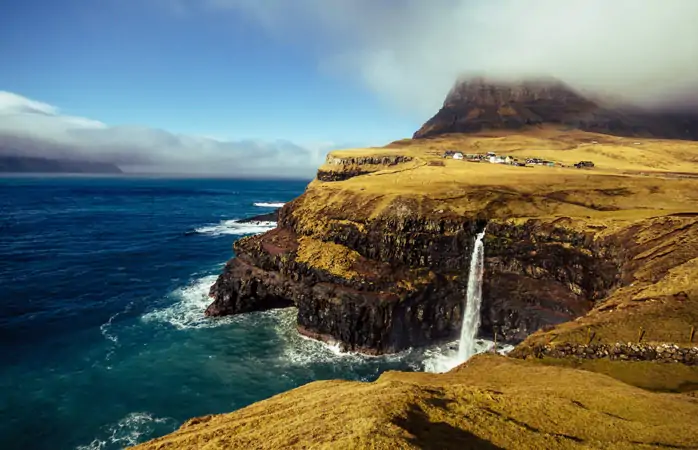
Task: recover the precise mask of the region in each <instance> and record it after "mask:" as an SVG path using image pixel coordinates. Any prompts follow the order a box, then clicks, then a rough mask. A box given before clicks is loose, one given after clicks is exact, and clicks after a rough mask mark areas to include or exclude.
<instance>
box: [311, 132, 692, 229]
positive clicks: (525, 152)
mask: <svg viewBox="0 0 698 450" xmlns="http://www.w3.org/2000/svg"><path fill="white" fill-rule="evenodd" d="M594 141H596V142H598V144H593V143H592V142H594ZM636 142H639V143H640V145H635V143H636ZM453 149H456V150H461V151H463V152H466V153H468V152H471V153H474V152H478V153H485V152H487V151H495V152H497V153H498V154H508V155H512V156H516V157H520V158H524V157H541V158H549V159H552V160H555V161H559V162H562V163H565V164H573V163H576V162H578V161H580V160H592V161H594V162H595V163H596V166H597V167H596V168H594V169H592V170H580V169H575V168H559V167H556V168H549V167H533V168H523V167H512V166H505V165H495V164H489V163H471V162H465V161H457V160H453V159H444V158H442V157H441V155H442V154H443V152H444V151H446V150H453ZM332 155H333V156H334V157H336V158H340V159H341V158H356V157H361V156H387V155H393V156H395V155H404V156H410V157H412V158H413V160H412V161H410V162H407V163H403V164H399V165H396V166H390V167H384V166H376V165H371V166H362V167H361V169H362V170H365V171H368V172H371V173H370V174H368V175H363V176H358V177H354V178H350V179H348V180H345V181H341V182H327V183H321V182H318V181H315V182H313V183H312V184H311V185H310V187H309V190H311V191H315V192H314V194H315V195H314V198H315V199H316V200H317V201H318V203H317V204H318V205H323V207H325V206H329V207H330V209H331V207H332V203H333V202H339V203H341V204H343V205H344V207H351V206H352V203H351V202H356V200H357V199H356V197H357V196H360V197H363V200H362V201H361V203H362V205H363V207H368V208H369V209H370V211H371V214H370V216H371V217H378V216H380V215H381V212H382V211H384V210H386V209H387V208H388V206H389V205H390V204H391V203H392V202H394V201H395V200H396V199H406V198H412V199H414V200H415V201H416V202H415V203H414V204H416V205H419V204H421V203H426V205H425V208H424V211H419V212H422V213H430V212H433V211H430V210H429V209H433V210H434V211H438V210H442V209H443V210H448V211H449V212H450V213H451V214H454V215H459V216H472V215H475V214H477V213H484V214H486V215H487V216H488V217H490V218H511V217H560V216H568V217H580V218H589V219H599V220H603V219H607V218H610V219H613V220H618V219H627V220H635V219H641V218H647V217H653V216H657V215H664V214H672V213H677V212H698V178H672V177H671V173H672V172H682V173H693V174H696V175H697V176H698V143H696V142H685V141H665V140H638V139H633V138H621V137H615V136H607V135H600V134H594V133H585V132H579V131H570V132H563V131H559V130H555V129H536V130H531V131H528V132H526V133H521V134H504V133H501V132H500V133H480V134H475V135H447V136H441V137H438V138H434V139H426V140H403V141H398V142H396V143H393V144H391V145H389V146H387V147H386V148H381V149H375V148H371V149H351V150H343V151H337V152H333V153H332ZM436 161H438V163H439V165H432V164H430V163H432V162H436ZM441 164H442V165H441ZM322 169H323V170H345V169H346V168H345V167H343V166H342V165H325V166H323V168H322ZM648 175H649V176H648ZM348 196H353V197H354V198H352V199H351V202H350V203H347V197H348ZM425 200H428V201H426V202H424V201H425ZM311 209H312V208H310V207H309V208H307V209H306V210H304V211H302V213H303V214H305V213H306V212H308V210H311ZM391 213H392V211H391Z"/></svg>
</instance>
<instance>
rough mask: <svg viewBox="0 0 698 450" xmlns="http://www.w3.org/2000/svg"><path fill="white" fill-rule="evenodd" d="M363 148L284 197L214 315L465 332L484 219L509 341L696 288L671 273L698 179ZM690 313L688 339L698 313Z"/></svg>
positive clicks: (685, 246) (414, 145)
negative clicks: (474, 254)
mask: <svg viewBox="0 0 698 450" xmlns="http://www.w3.org/2000/svg"><path fill="white" fill-rule="evenodd" d="M582 136H585V137H587V138H589V139H590V138H592V137H593V136H587V135H586V134H582ZM524 137H525V135H524ZM578 138H579V139H581V137H578ZM495 139H496V138H492V141H494V140H495ZM483 141H484V142H487V139H486V138H485V139H483ZM454 145H455V144H454ZM689 145H693V146H695V144H689ZM363 154H364V155H365V156H362V151H359V150H355V151H344V152H335V153H332V154H330V155H329V156H328V161H327V164H326V165H324V166H323V167H322V168H320V171H319V174H321V176H322V177H323V179H324V180H325V181H322V180H320V179H317V180H315V181H314V182H312V183H311V184H310V185H309V186H308V188H307V190H306V192H305V193H304V194H303V195H302V196H301V197H299V198H298V199H296V200H294V201H293V202H291V203H288V204H287V205H285V206H284V207H283V209H282V210H281V211H280V213H279V221H278V227H277V228H276V229H275V230H272V231H270V232H268V233H266V234H263V235H260V236H252V237H248V238H244V239H241V240H239V241H237V242H236V243H235V247H234V248H235V253H236V257H235V258H234V259H233V260H231V261H230V262H229V263H228V264H227V265H226V267H225V269H224V271H223V273H222V274H221V276H220V277H219V278H218V280H217V282H216V283H215V285H214V286H213V287H212V288H211V297H212V298H213V303H212V304H211V306H209V308H208V309H207V311H206V313H207V314H208V315H210V316H219V315H227V314H239V313H245V312H249V311H257V310H265V309H270V308H276V307H286V306H291V305H294V306H296V307H297V308H298V330H299V332H301V333H303V334H305V335H307V336H310V337H313V338H317V339H322V340H325V341H332V342H337V343H340V344H341V346H342V347H343V348H344V349H345V350H351V351H359V352H365V353H371V354H377V353H389V352H396V351H399V350H402V349H405V348H408V347H413V346H422V345H427V344H432V343H435V342H438V341H443V340H448V339H453V338H454V337H456V336H457V334H458V330H459V327H460V322H461V317H462V312H463V298H464V292H465V285H466V283H467V278H468V263H469V257H470V254H471V246H472V244H473V240H474V236H475V234H477V233H478V232H479V231H481V230H482V229H484V228H485V227H486V237H485V277H484V287H483V308H482V326H481V334H482V335H485V336H490V337H493V336H494V335H495V334H497V336H498V339H499V340H500V341H501V342H508V343H514V344H516V343H519V342H521V341H523V340H524V339H526V338H527V337H528V336H529V335H530V334H532V333H534V332H535V331H537V330H543V331H545V330H550V329H552V328H553V327H555V326H557V325H559V324H562V323H565V322H570V321H572V320H574V319H577V318H580V317H582V316H585V315H588V314H590V317H597V316H598V317H601V316H603V314H601V316H599V314H600V313H599V312H597V310H598V309H600V308H601V307H602V306H604V307H605V308H606V309H605V310H603V311H609V310H610V309H609V308H610V306H609V305H611V304H615V303H616V302H618V303H619V304H625V303H627V302H635V304H636V306H634V307H633V308H635V307H639V309H636V310H635V311H636V312H638V313H642V312H643V311H644V307H643V306H642V305H641V304H640V303H638V302H636V301H635V300H633V299H634V298H636V297H638V296H641V295H642V292H647V291H648V290H651V289H655V290H657V289H659V291H657V293H656V294H655V295H656V296H660V294H661V297H662V298H666V297H667V296H673V295H679V293H680V292H683V291H682V289H684V290H685V289H689V290H690V289H694V288H693V287H692V286H683V287H682V288H679V284H670V283H667V282H666V277H670V276H672V273H675V272H677V271H682V270H689V269H690V267H687V266H685V264H689V265H690V264H691V261H692V259H693V258H696V257H697V256H698V247H697V246H696V242H697V241H696V239H697V236H698V219H697V218H696V217H695V216H694V215H693V213H692V211H693V208H694V207H695V205H698V197H697V196H696V193H695V192H694V191H692V189H690V186H696V185H698V183H697V182H696V181H695V180H693V179H676V178H673V177H671V176H669V175H670V174H667V175H664V176H662V175H661V174H659V175H657V176H652V177H648V176H644V175H629V174H623V175H620V174H618V173H617V172H616V173H614V172H611V171H610V170H603V167H602V168H601V170H597V171H594V172H590V171H584V170H578V169H564V168H563V169H560V168H542V167H538V168H534V169H529V168H520V167H504V166H498V165H492V164H484V163H480V164H474V163H468V162H462V161H453V160H444V158H442V157H441V156H440V154H439V151H438V150H437V151H435V150H433V149H430V148H429V147H427V146H425V144H424V143H423V142H421V141H412V142H411V143H405V142H403V143H402V144H400V146H399V148H390V146H389V148H385V149H367V150H364V151H363ZM328 173H336V174H338V175H337V176H334V177H331V176H328V175H327V174H328ZM328 180H329V181H328ZM676 192H681V196H680V197H677V196H676V195H675V193H676ZM649 235H651V239H648V236H649ZM648 268H651V272H652V275H651V276H650V277H648V276H647V272H648V270H649V269H648ZM689 272H690V271H689ZM691 276H692V275H691ZM662 280H664V281H662ZM689 284H690V283H689ZM674 288H676V289H674ZM687 298H688V300H686V302H685V303H686V304H687V305H689V304H690V305H692V304H693V303H692V302H693V300H692V298H695V296H693V297H692V296H691V295H687ZM645 303H647V302H646V301H645ZM648 304H652V302H650V303H648ZM675 306H676V305H672V306H671V308H674V307H675ZM621 309H622V308H621ZM660 309H661V308H660ZM684 309H686V311H687V316H686V317H684V319H683V322H682V323H683V324H682V325H681V326H682V327H683V328H684V334H686V338H687V337H688V334H687V333H688V332H689V331H688V330H690V327H691V325H692V323H694V322H693V321H694V319H695V318H694V316H693V314H692V313H690V311H688V310H689V309H690V308H684ZM653 311H654V309H653ZM657 313H661V311H660V312H658V311H654V312H653V314H657ZM641 315H642V314H634V317H635V318H637V317H639V316H641ZM580 320H581V319H580ZM587 322H588V321H587V320H584V321H583V323H585V324H587V326H592V325H593V326H594V327H595V328H599V330H596V333H595V338H596V339H597V341H598V340H602V341H603V342H605V343H615V342H616V341H619V340H620V341H627V340H628V339H632V338H633V336H635V335H636V333H637V330H638V329H639V328H640V327H642V326H645V327H646V328H648V329H650V328H651V331H648V333H649V334H647V338H649V339H655V340H659V341H665V340H668V341H670V342H673V341H675V340H676V339H673V338H672V339H669V338H668V337H667V336H666V335H667V333H668V331H667V330H662V329H661V327H653V326H651V324H644V322H643V321H641V320H639V319H637V320H635V319H634V320H632V321H630V322H629V323H632V326H631V325H630V324H629V325H628V327H617V329H615V331H614V332H610V328H608V327H604V326H603V323H604V322H603V321H601V322H599V323H596V322H593V323H587ZM635 326H637V328H632V327H635ZM677 326H678V325H677ZM602 329H603V330H602ZM672 329H673V328H672Z"/></svg>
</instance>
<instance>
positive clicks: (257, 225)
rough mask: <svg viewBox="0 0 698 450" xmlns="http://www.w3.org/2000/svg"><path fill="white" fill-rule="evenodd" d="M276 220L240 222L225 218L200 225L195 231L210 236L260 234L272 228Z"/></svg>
mask: <svg viewBox="0 0 698 450" xmlns="http://www.w3.org/2000/svg"><path fill="white" fill-rule="evenodd" d="M275 227H276V222H239V221H237V220H223V221H221V222H219V223H217V224H215V225H207V226H204V227H199V228H197V229H196V230H195V231H196V232H197V233H199V234H207V235H209V236H221V235H224V234H233V235H245V234H259V233H264V232H267V231H269V230H272V229H274V228H275Z"/></svg>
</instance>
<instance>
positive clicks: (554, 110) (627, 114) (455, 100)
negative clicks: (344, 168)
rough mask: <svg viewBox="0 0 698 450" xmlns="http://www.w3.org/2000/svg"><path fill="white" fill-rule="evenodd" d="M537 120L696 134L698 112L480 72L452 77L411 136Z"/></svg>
mask: <svg viewBox="0 0 698 450" xmlns="http://www.w3.org/2000/svg"><path fill="white" fill-rule="evenodd" d="M543 124H560V125H567V126H570V127H573V128H577V129H581V130H584V131H593V132H598V133H607V134H614V135H621V136H637V137H654V138H666V139H686V140H698V113H692V112H667V111H659V112H658V111H646V110H642V109H639V108H633V107H626V106H617V105H611V104H610V103H609V104H608V105H606V104H604V102H603V101H599V100H598V99H593V100H592V99H590V98H587V97H585V96H584V95H582V94H580V93H577V92H576V91H574V90H573V89H572V88H570V87H568V86H567V85H565V84H563V83H561V82H559V81H556V80H549V79H546V80H533V81H523V82H518V83H507V82H499V81H492V80H487V79H485V78H470V79H463V80H460V81H458V82H457V83H456V84H455V85H454V86H453V88H452V89H451V92H449V94H448V96H447V97H446V100H445V101H444V104H443V106H442V108H441V109H440V110H439V112H438V113H436V115H435V116H434V117H432V118H431V119H429V120H428V121H427V122H426V123H425V124H424V125H423V126H422V128H420V129H419V130H418V131H417V132H416V133H415V134H414V138H415V139H419V138H427V137H432V136H438V135H441V134H447V133H473V132H478V131H483V130H497V129H518V128H522V127H526V126H531V125H543Z"/></svg>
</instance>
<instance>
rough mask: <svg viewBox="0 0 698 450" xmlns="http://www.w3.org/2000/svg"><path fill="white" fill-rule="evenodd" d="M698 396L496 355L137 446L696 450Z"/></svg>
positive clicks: (326, 386)
mask: <svg viewBox="0 0 698 450" xmlns="http://www.w3.org/2000/svg"><path fill="white" fill-rule="evenodd" d="M697 416H698V401H697V400H696V399H695V398H691V397H689V396H686V395H678V394H659V393H651V392H647V391H643V390H641V389H639V388H635V387H632V386H629V385H626V384H623V383H621V382H619V381H616V380H613V379H612V378H610V377H607V376H605V375H600V374H594V373H590V372H583V371H578V370H572V369H564V368H557V367H548V366H542V365H538V364H533V363H531V362H526V361H517V360H513V359H510V358H504V357H496V356H477V357H475V358H474V359H473V360H471V361H469V362H468V363H466V364H465V365H463V366H460V367H458V368H456V369H454V370H453V371H451V372H449V373H445V374H439V375H431V374H424V373H411V374H408V373H399V372H387V373H384V374H383V375H382V376H381V377H380V378H379V379H378V380H377V381H375V382H373V383H359V382H347V381H317V382H314V383H310V384H308V385H305V386H303V387H301V388H298V389H294V390H292V391H289V392H286V393H284V394H281V395H277V396H275V397H272V398H271V399H269V400H265V401H262V402H259V403H256V404H254V405H251V406H249V407H247V408H244V409H241V410H239V411H236V412H234V413H231V414H224V415H218V416H206V417H201V418H197V419H192V420H189V421H188V422H186V423H185V424H184V425H183V426H182V427H181V428H180V429H179V430H178V431H175V432H174V433H172V434H170V435H168V436H165V437H163V438H159V439H155V440H153V441H151V442H148V443H145V444H143V445H140V446H137V447H134V448H135V449H140V450H155V449H158V450H165V449H201V448H206V449H224V448H225V449H229V448H246V449H279V448H298V449H300V448H318V449H321V448H333V449H343V448H346V449H364V448H372V449H419V448H421V449H500V448H502V449H504V448H506V449H541V448H560V449H576V448H580V449H581V448H586V449H588V448H594V449H631V448H633V449H642V448H647V449H650V448H686V449H687V448H696V447H698V422H696V420H695V418H696V417H697Z"/></svg>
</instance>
